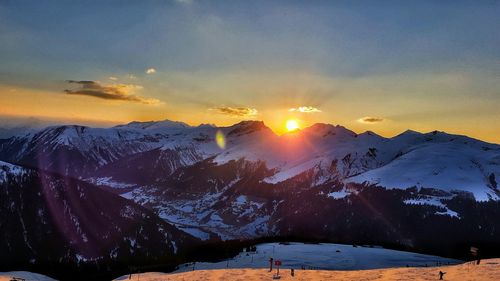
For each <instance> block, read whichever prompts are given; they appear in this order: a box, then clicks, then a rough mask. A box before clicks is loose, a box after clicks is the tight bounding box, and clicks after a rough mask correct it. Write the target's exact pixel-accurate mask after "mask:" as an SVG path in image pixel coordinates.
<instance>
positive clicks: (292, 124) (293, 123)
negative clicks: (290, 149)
mask: <svg viewBox="0 0 500 281" xmlns="http://www.w3.org/2000/svg"><path fill="white" fill-rule="evenodd" d="M285 126H286V129H287V130H288V131H289V132H291V131H295V130H297V129H298V128H299V123H297V120H293V119H290V120H287V121H286V125H285Z"/></svg>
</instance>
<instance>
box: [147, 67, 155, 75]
mask: <svg viewBox="0 0 500 281" xmlns="http://www.w3.org/2000/svg"><path fill="white" fill-rule="evenodd" d="M155 73H156V69H154V68H152V67H151V68H148V69H146V74H155Z"/></svg>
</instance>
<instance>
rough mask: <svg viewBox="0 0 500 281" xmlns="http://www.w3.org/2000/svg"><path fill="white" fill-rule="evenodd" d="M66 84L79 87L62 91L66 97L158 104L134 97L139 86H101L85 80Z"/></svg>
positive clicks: (154, 100)
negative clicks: (74, 96) (76, 96)
mask: <svg viewBox="0 0 500 281" xmlns="http://www.w3.org/2000/svg"><path fill="white" fill-rule="evenodd" d="M66 82H68V83H69V84H77V85H79V87H78V88H76V89H66V90H64V92H65V93H66V94H68V95H82V96H90V97H95V98H100V99H107V100H121V101H130V102H138V103H144V104H158V103H159V102H160V101H159V100H157V99H152V98H145V97H141V96H137V95H135V92H136V91H139V90H141V89H142V87H141V86H139V85H133V84H112V85H103V84H100V83H98V82H95V81H85V80H82V81H76V80H67V81H66Z"/></svg>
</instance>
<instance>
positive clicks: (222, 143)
mask: <svg viewBox="0 0 500 281" xmlns="http://www.w3.org/2000/svg"><path fill="white" fill-rule="evenodd" d="M215 142H216V143H217V146H218V147H219V148H220V149H224V148H226V137H225V136H224V133H222V132H221V131H220V130H219V131H217V133H215Z"/></svg>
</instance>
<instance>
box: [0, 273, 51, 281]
mask: <svg viewBox="0 0 500 281" xmlns="http://www.w3.org/2000/svg"><path fill="white" fill-rule="evenodd" d="M14 277H16V278H22V279H24V280H26V281H55V279H52V278H50V277H47V276H45V275H41V274H38V273H33V272H27V271H9V272H0V281H10V280H11V279H12V278H14Z"/></svg>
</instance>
